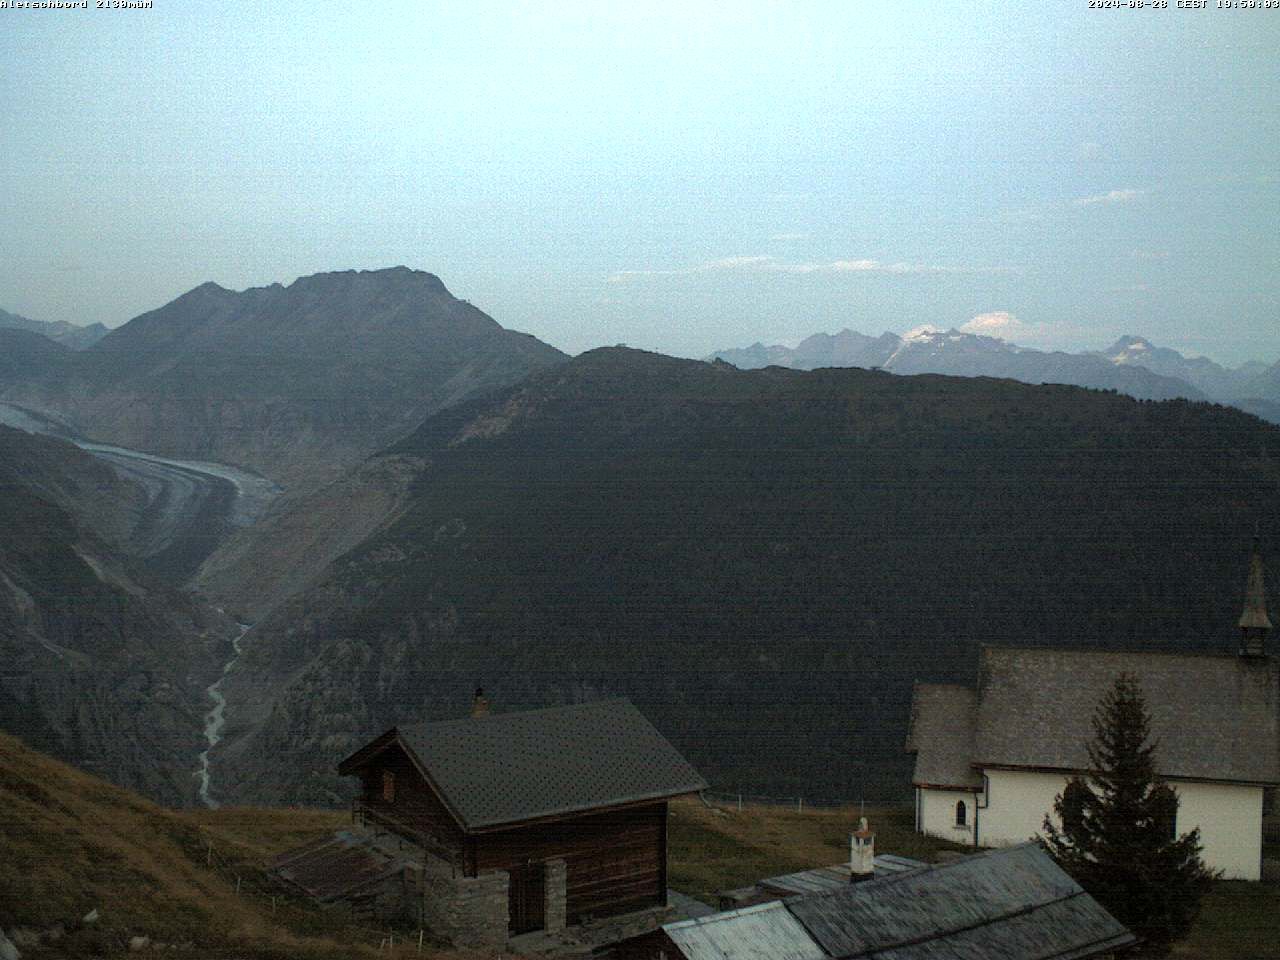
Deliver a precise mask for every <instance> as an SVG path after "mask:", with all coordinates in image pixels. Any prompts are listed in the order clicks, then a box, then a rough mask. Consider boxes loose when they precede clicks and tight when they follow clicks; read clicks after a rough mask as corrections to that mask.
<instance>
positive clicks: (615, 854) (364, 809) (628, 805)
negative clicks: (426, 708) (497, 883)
mask: <svg viewBox="0 0 1280 960" xmlns="http://www.w3.org/2000/svg"><path fill="white" fill-rule="evenodd" d="M477 702H478V703H479V702H480V700H479V694H478V692H477ZM476 713H477V714H479V715H473V716H472V717H470V718H467V719H463V720H454V721H445V722H437V723H424V724H416V725H413V726H404V727H393V728H392V729H390V730H388V731H387V732H386V733H384V734H383V735H382V736H380V737H378V738H377V739H375V740H374V741H372V742H371V743H369V744H368V745H367V746H365V747H363V748H362V749H360V750H358V751H356V752H355V753H354V754H352V755H351V756H349V757H347V759H345V760H343V761H342V763H340V764H339V766H338V772H339V773H340V774H342V775H343V776H356V777H359V778H360V784H361V790H360V795H359V797H358V798H357V800H356V801H355V810H356V813H357V816H358V818H359V819H360V820H361V821H362V822H364V823H372V824H375V825H378V826H381V827H384V828H386V829H387V830H389V831H391V832H393V833H395V834H398V835H399V836H402V837H404V838H405V839H407V840H409V841H411V842H412V843H414V844H416V845H418V846H420V847H422V848H423V849H424V850H425V851H427V852H428V853H429V854H431V855H434V856H435V857H437V858H439V859H440V860H443V861H446V862H447V863H449V864H451V865H452V867H453V869H454V871H455V876H459V877H464V878H470V877H484V876H486V875H491V874H494V873H496V872H498V871H502V872H505V873H506V874H507V875H508V877H509V883H508V904H507V917H508V931H509V933H510V934H512V935H515V934H520V933H525V932H528V931H533V930H542V929H544V928H551V929H554V928H558V927H562V926H563V925H565V924H569V925H572V924H576V923H580V922H583V921H586V920H594V919H597V918H602V917H608V916H615V915H618V914H622V913H628V912H631V911H637V910H643V909H645V908H648V907H659V906H663V905H665V904H666V889H667V802H668V800H670V799H671V798H672V797H677V796H681V795H685V794H690V793H695V792H698V791H701V790H705V789H706V786H707V785H706V782H705V781H704V780H703V779H702V777H701V776H699V775H698V772H697V771H696V770H695V769H694V768H693V767H692V766H690V765H689V763H688V762H687V761H685V759H684V758H683V757H681V756H680V754H679V753H678V752H677V751H676V750H675V748H674V747H672V746H671V744H670V743H668V742H667V740H666V739H665V738H664V737H663V736H662V734H660V733H659V732H658V731H657V730H656V729H654V727H653V726H652V725H651V724H650V723H649V722H648V721H647V720H646V719H645V718H644V717H643V716H642V715H641V713H640V712H639V711H638V710H637V709H636V708H635V707H634V706H632V704H631V703H630V702H628V701H627V700H607V701H601V702H597V703H587V704H578V705H574V706H568V707H555V708H550V709H544V710H531V711H526V712H519V713H506V714H493V715H490V714H488V713H487V710H480V711H476ZM549 865H550V866H554V870H550V869H549ZM550 884H556V885H557V886H562V889H563V893H562V894H560V892H559V891H558V890H556V891H552V890H549V889H548V886H549V885H550ZM561 896H562V897H563V899H562V900H561V899H560V897H561ZM552 913H555V914H561V916H557V917H550V916H548V914H552Z"/></svg>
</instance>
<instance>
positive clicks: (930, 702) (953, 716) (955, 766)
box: [907, 683, 982, 790]
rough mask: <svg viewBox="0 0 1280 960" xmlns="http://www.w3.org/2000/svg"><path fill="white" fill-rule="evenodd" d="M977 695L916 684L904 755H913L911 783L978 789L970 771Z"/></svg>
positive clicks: (945, 686) (967, 689)
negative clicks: (913, 768)
mask: <svg viewBox="0 0 1280 960" xmlns="http://www.w3.org/2000/svg"><path fill="white" fill-rule="evenodd" d="M977 716H978V694H977V691H975V690H974V689H973V688H972V687H963V686H959V685H957V684H949V683H948V684H943V683H917V684H916V686H915V691H914V695H913V696H912V698H911V725H910V727H908V729H907V752H909V753H914V754H915V755H916V768H915V775H914V776H913V777H912V782H914V783H917V784H920V785H926V784H927V785H929V786H933V787H955V788H956V789H958V790H972V789H976V788H978V787H981V786H982V777H981V776H980V775H979V774H978V772H977V771H976V770H974V769H973V766H972V764H971V758H972V755H973V733H974V724H975V723H976V721H977Z"/></svg>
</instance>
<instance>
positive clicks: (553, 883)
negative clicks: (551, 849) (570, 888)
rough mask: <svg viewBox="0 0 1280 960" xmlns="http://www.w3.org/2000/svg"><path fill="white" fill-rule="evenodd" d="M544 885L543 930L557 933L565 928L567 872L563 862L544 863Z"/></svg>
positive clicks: (551, 861) (549, 861) (550, 861)
mask: <svg viewBox="0 0 1280 960" xmlns="http://www.w3.org/2000/svg"><path fill="white" fill-rule="evenodd" d="M545 866H546V874H545V875H544V885H545V887H546V899H545V901H544V904H543V918H544V927H543V928H544V929H545V930H546V931H547V933H559V932H560V931H561V930H563V929H564V927H565V917H566V915H567V914H566V909H567V908H566V906H565V888H566V883H567V878H568V871H567V870H566V868H565V863H564V861H563V860H548V861H547V862H546V865H545Z"/></svg>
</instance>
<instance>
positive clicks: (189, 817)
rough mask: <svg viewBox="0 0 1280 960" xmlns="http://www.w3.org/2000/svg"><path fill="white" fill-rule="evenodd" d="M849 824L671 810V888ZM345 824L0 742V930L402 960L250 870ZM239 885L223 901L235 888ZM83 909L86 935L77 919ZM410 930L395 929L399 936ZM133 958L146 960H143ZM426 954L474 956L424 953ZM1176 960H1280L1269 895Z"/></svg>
mask: <svg viewBox="0 0 1280 960" xmlns="http://www.w3.org/2000/svg"><path fill="white" fill-rule="evenodd" d="M858 815H859V810H858V809H857V808H845V809H840V810H806V811H805V812H803V813H799V812H796V811H794V810H786V809H779V808H771V807H750V806H749V807H747V808H746V809H744V810H743V811H742V812H738V811H736V810H732V809H721V808H714V809H711V808H708V807H706V806H704V805H703V804H702V803H701V802H699V801H697V800H682V801H678V802H676V803H673V804H672V809H671V820H670V874H669V877H670V885H671V886H672V887H673V888H675V889H677V890H679V891H681V892H682V893H686V894H688V895H690V896H693V897H696V898H698V899H700V900H703V901H704V902H706V903H709V904H711V905H713V906H714V905H715V904H716V899H717V898H716V894H717V893H718V892H719V891H722V890H730V889H734V888H737V887H742V886H746V885H748V884H751V883H753V882H755V881H757V880H761V879H764V878H765V877H771V876H777V875H779V874H784V873H790V872H794V871H797V870H805V869H810V868H813V867H822V866H829V865H831V864H834V863H841V862H844V861H845V860H846V859H847V857H848V846H847V844H848V835H849V832H850V831H851V830H852V829H853V828H854V826H855V824H856V823H857V819H858ZM866 816H867V818H868V820H870V822H871V824H872V826H873V827H874V828H875V831H876V850H877V852H879V853H894V854H899V855H901V856H906V857H913V858H915V859H920V860H926V861H935V860H937V859H939V858H940V857H942V856H944V855H945V854H946V852H947V851H957V852H962V851H963V850H964V848H961V847H958V846H956V845H954V844H950V843H947V842H945V841H940V840H934V839H932V838H929V837H921V836H919V835H917V834H916V833H915V832H914V829H913V821H912V814H911V811H910V810H908V809H903V808H901V807H892V808H880V807H874V806H871V807H868V808H867V809H866ZM346 823H347V817H346V814H345V813H344V812H340V811H332V810H308V809H281V808H277V809H266V808H233V809H223V810H198V811H174V810H169V809H166V808H164V807H161V806H158V805H157V804H154V803H151V802H150V801H147V800H144V799H142V798H140V797H138V796H137V795H136V794H133V793H131V792H129V791H127V790H123V789H120V788H118V787H114V786H112V785H110V784H108V783H105V782H104V781H102V780H100V779H98V778H97V777H94V776H92V775H90V774H87V773H83V772H81V771H78V770H75V769H73V768H71V767H69V766H67V765H65V764H63V763H59V762H58V761H55V760H51V759H49V758H47V757H45V756H42V755H41V754H38V753H36V752H35V751H33V750H30V749H28V748H27V747H25V746H24V745H23V744H22V742H21V741H19V740H18V739H16V738H14V737H11V736H8V735H5V734H0V853H2V854H3V855H0V926H2V927H4V928H5V929H6V930H9V931H12V930H13V929H14V928H15V927H16V928H27V929H34V930H44V931H47V930H49V929H50V928H53V927H55V926H56V925H59V924H61V925H63V926H64V927H66V928H67V932H66V933H65V934H64V935H63V936H61V937H60V938H59V939H57V940H56V941H51V942H46V943H45V944H43V945H42V946H41V947H37V948H30V949H24V951H23V956H24V957H26V958H39V957H54V956H56V957H71V958H74V957H104V958H114V957H122V956H126V955H129V956H138V955H139V954H129V952H128V943H129V940H130V938H131V937H135V936H146V937H150V938H151V940H152V941H153V942H159V943H164V944H174V945H178V946H179V947H182V948H183V949H181V950H179V951H178V955H181V956H184V957H189V958H192V960H215V958H217V960H226V958H227V957H229V956H235V957H237V958H245V960H346V958H353V960H359V958H362V957H368V958H375V957H379V958H386V957H388V956H390V957H396V956H399V957H416V956H418V953H417V950H416V943H414V944H412V945H402V944H398V945H397V949H396V950H395V951H394V952H388V951H387V950H385V949H384V950H381V951H380V950H379V949H378V945H379V941H380V939H381V937H382V936H383V935H384V933H385V931H380V930H371V929H366V928H361V927H358V926H353V925H351V924H350V923H349V922H348V921H347V919H346V918H345V917H344V916H343V915H342V914H341V913H339V912H326V911H321V910H318V909H315V908H313V907H311V906H309V905H307V904H305V903H301V902H297V901H284V900H283V899H279V900H277V910H276V912H274V913H273V911H272V904H271V896H272V894H273V893H274V894H276V895H277V896H279V891H278V890H277V889H276V888H274V887H273V886H272V885H271V884H270V881H269V880H268V878H267V877H266V875H265V874H264V872H263V867H264V866H265V864H266V863H267V862H268V861H269V860H270V859H271V858H272V857H273V856H275V855H276V854H278V853H280V852H282V851H284V850H288V849H290V848H292V847H294V846H297V845H299V844H302V843H305V842H307V841H308V840H311V839H313V838H316V837H320V836H324V835H326V834H329V833H331V832H332V831H334V830H335V829H340V828H341V827H342V826H344V825H345V824H346ZM237 877H239V878H240V881H241V889H240V893H239V894H238V895H237V893H236V878H237ZM94 909H96V910H97V911H98V913H99V920H98V922H97V923H95V924H93V925H91V926H88V927H80V928H77V924H76V921H77V920H78V919H79V918H81V917H83V916H84V915H85V914H87V913H88V912H89V911H90V910H94ZM409 933H410V931H407V930H405V931H400V935H402V936H403V935H406V934H409ZM143 955H145V954H143ZM424 955H431V956H436V957H452V958H457V960H467V958H469V957H477V958H478V957H479V956H480V955H479V954H468V953H466V952H462V951H447V950H444V949H443V948H441V947H440V946H439V945H438V944H432V945H431V946H430V948H429V949H428V950H425V951H424ZM1174 955H1175V956H1179V957H1197V958H1207V960H1217V958H1227V957H1233V958H1234V957H1257V958H1278V960H1280V886H1276V885H1264V884H1256V883H1239V882H1224V883H1220V884H1218V885H1217V887H1216V888H1215V889H1214V891H1213V893H1212V894H1211V895H1210V896H1209V897H1208V898H1207V899H1206V901H1205V904H1204V909H1203V912H1202V914H1201V917H1200V919H1199V921H1198V923H1197V924H1196V927H1195V929H1194V930H1193V932H1192V935H1191V936H1190V937H1189V938H1188V939H1187V940H1186V941H1185V942H1184V943H1181V944H1179V945H1177V947H1176V948H1175V950H1174Z"/></svg>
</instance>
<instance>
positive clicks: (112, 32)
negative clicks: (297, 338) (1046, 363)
mask: <svg viewBox="0 0 1280 960" xmlns="http://www.w3.org/2000/svg"><path fill="white" fill-rule="evenodd" d="M1218 2H1219V0H1208V5H1207V7H1206V9H1199V10H1184V9H1178V8H1177V0H1170V2H1169V3H1168V5H1167V8H1164V9H1155V8H1153V5H1152V3H1151V2H1150V0H1148V2H1147V3H1146V6H1145V8H1144V9H1140V10H1139V9H1129V8H1128V7H1127V4H1126V6H1125V7H1122V8H1120V9H1105V10H1098V9H1090V8H1089V6H1088V0H1051V2H1049V3H1009V2H1002V3H984V2H980V0H968V2H964V3H960V2H949V0H934V2H927V3H915V2H899V3H888V2H864V3H858V2H854V0H842V2H833V3H819V2H801V0H797V2H791V3H782V2H777V3H774V2H764V0H731V2H710V0H675V2H669V0H645V2H643V3H632V2H621V0H619V2H593V3H589V2H577V0H553V2H530V3H522V2H507V3H486V2H483V0H481V2H475V0H472V2H467V3H458V2H448V3H431V2H424V0H409V2H401V0H382V2H379V3H377V4H351V3H344V4H334V3H318V2H314V0H313V2H308V3H303V2H295V0H273V2H270V3H262V2H247V0H245V2H241V0H224V2H219V3H208V2H202V0H201V2H197V0H155V2H154V6H153V7H152V8H151V9H145V10H100V9H92V8H93V7H95V4H96V0H90V2H89V7H90V8H91V9H85V10H47V9H15V8H14V4H13V3H12V2H10V3H9V4H8V7H7V8H5V9H0V68H3V76H4V78H5V80H4V83H5V88H6V89H5V90H4V93H3V95H2V96H0V145H2V147H0V177H2V178H3V179H2V180H0V183H3V187H2V188H0V308H3V309H6V310H9V311H12V312H15V313H19V314H23V315H25V316H28V317H31V318H33V319H39V320H69V321H72V322H76V323H91V322H95V321H101V322H103V323H106V324H107V325H108V326H116V325H119V324H121V323H123V322H125V321H127V320H129V319H130V318H132V317H134V316H136V315H138V314H140V313H143V312H145V311H147V310H151V309H154V308H156V307H158V306H160V305H162V304H164V303H166V302H168V301H169V300H172V299H173V298H175V297H177V296H179V295H180V294H182V293H183V292H185V291H186V290H188V289H190V288H192V287H194V286H197V285H198V284H200V283H202V282H204V281H207V280H213V281H215V282H217V283H219V284H221V285H222V286H224V287H228V288H231V289H236V290H240V289H245V288H247V287H252V286H262V285H266V284H269V283H272V282H276V281H279V282H283V283H289V282H291V281H292V280H293V279H294V278H296V277H298V276H304V275H307V274H312V273H317V272H321V271H326V270H345V269H353V268H354V269H372V268H378V267H387V266H394V265H399V264H404V265H406V266H409V267H413V268H415V269H421V270H427V271H430V272H432V273H435V274H437V275H438V276H439V277H440V278H441V279H442V280H443V281H444V283H445V285H446V286H448V287H449V289H450V290H451V291H452V292H453V293H454V294H455V295H456V296H459V297H462V298H465V299H467V300H470V301H471V302H472V303H474V304H476V305H477V306H478V307H480V308H481V309H483V310H485V311H486V312H487V313H489V314H490V315H491V316H493V317H494V318H495V319H496V320H498V321H499V322H500V323H502V324H503V325H504V326H507V327H511V328H513V329H517V330H523V331H527V332H529V333H533V334H535V335H537V336H538V337H540V338H542V339H544V340H546V341H547V342H549V343H552V344H554V345H555V346H557V347H560V348H561V349H563V350H566V351H568V352H570V353H577V352H580V351H582V350H586V349H590V348H592V347H595V346H600V345H605V344H614V343H627V344H629V345H631V346H633V347H641V348H644V349H651V350H659V351H662V352H664V353H670V354H675V355H679V356H704V355H706V354H708V353H710V352H711V351H713V350H715V349H719V348H727V347H735V346H745V345H748V344H750V343H753V342H755V341H763V342H765V343H795V342H796V341H798V340H799V339H801V338H803V337H805V336H807V335H809V334H811V333H815V332H818V331H827V332H834V331H836V330H839V329H841V328H845V327H848V328H851V329H854V330H858V331H861V332H864V333H870V334H879V333H880V332H882V331H884V330H893V331H895V332H902V331H905V330H907V329H910V328H913V327H916V326H919V325H921V324H926V323H927V324H933V325H936V326H939V327H943V328H950V327H957V326H958V327H963V328H966V329H972V330H979V331H980V332H984V333H988V334H991V335H995V336H1003V337H1005V338H1006V339H1010V340H1013V341H1014V342H1017V343H1022V344H1026V345H1029V346H1036V347H1040V348H1043V349H1050V348H1052V349H1071V350H1077V349H1101V348H1103V347H1105V346H1107V345H1109V344H1110V343H1111V342H1112V341H1113V340H1114V339H1115V338H1116V337H1118V336H1119V335H1121V334H1124V333H1134V334H1140V335H1144V336H1147V337H1149V338H1150V339H1151V340H1153V341H1155V342H1156V343H1158V344H1160V345H1164V346H1171V347H1174V348H1176V349H1179V350H1182V351H1183V352H1184V353H1188V354H1195V355H1206V356H1209V357H1211V358H1213V359H1215V360H1218V361H1220V362H1223V363H1228V364H1237V363H1241V362H1243V361H1245V360H1248V359H1259V360H1264V361H1266V362H1273V361H1275V360H1276V359H1277V358H1280V229H1278V225H1280V161H1278V157H1280V69H1277V66H1278V62H1280V61H1278V59H1277V57H1278V54H1277V51H1278V50H1280V9H1263V8H1261V6H1260V5H1261V2H1262V0H1258V2H1259V8H1255V9H1218V8H1217V4H1218ZM4 6H5V4H4V3H3V2H0V7H4ZM975 318H977V319H975ZM966 325H967V326H966Z"/></svg>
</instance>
